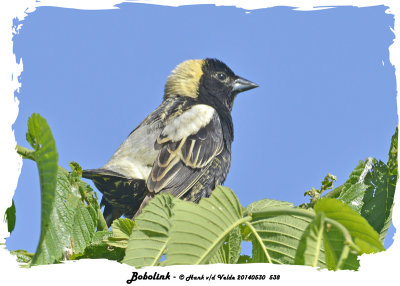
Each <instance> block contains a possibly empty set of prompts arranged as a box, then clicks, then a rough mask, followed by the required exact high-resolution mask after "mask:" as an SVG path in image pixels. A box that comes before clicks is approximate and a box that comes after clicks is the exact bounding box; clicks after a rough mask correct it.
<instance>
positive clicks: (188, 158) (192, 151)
mask: <svg viewBox="0 0 400 286" xmlns="http://www.w3.org/2000/svg"><path fill="white" fill-rule="evenodd" d="M181 128H185V126H181ZM181 133H182V134H185V135H184V137H183V138H176V137H174V136H169V134H168V133H165V132H164V131H163V132H162V133H161V135H160V137H159V138H158V140H157V142H158V144H159V145H160V146H161V150H160V152H159V154H158V156H157V159H156V160H155V162H154V165H153V168H152V170H151V173H150V175H149V177H148V180H147V188H148V189H149V191H150V192H153V193H158V192H167V193H171V194H172V195H174V196H176V197H178V198H179V197H181V196H183V195H184V194H185V193H186V192H187V191H188V190H189V189H190V188H191V187H192V186H193V185H194V184H195V183H196V182H197V181H198V179H199V178H200V177H201V176H202V174H204V172H205V171H206V170H207V168H208V167H209V166H210V165H211V164H210V162H211V161H212V160H213V159H214V158H215V157H216V156H217V155H218V154H220V153H221V151H222V149H223V145H224V141H223V134H222V127H221V122H220V119H219V116H218V114H217V113H216V112H214V113H213V114H212V117H211V119H210V120H209V122H208V123H207V124H206V125H205V126H202V127H200V128H199V129H198V130H195V131H193V132H191V133H193V134H188V133H185V132H181Z"/></svg>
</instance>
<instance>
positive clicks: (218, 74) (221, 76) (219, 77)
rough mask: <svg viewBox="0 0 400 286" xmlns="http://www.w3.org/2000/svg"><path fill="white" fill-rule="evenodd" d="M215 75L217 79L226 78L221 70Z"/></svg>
mask: <svg viewBox="0 0 400 286" xmlns="http://www.w3.org/2000/svg"><path fill="white" fill-rule="evenodd" d="M217 77H218V79H219V80H226V74H224V73H222V72H219V73H217Z"/></svg>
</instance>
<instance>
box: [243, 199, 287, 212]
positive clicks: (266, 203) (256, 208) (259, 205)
mask: <svg viewBox="0 0 400 286" xmlns="http://www.w3.org/2000/svg"><path fill="white" fill-rule="evenodd" d="M293 206H294V205H293V204H292V203H289V202H284V201H277V200H270V199H262V200H259V201H255V202H253V203H251V204H249V205H248V206H247V207H246V209H245V212H247V213H254V212H260V211H264V210H268V209H269V208H271V207H290V208H291V207H293Z"/></svg>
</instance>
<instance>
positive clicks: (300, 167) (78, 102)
mask: <svg viewBox="0 0 400 286" xmlns="http://www.w3.org/2000/svg"><path fill="white" fill-rule="evenodd" d="M119 7H120V9H116V10H106V11H83V10H75V9H65V8H51V7H41V8H38V9H37V10H36V11H35V12H34V13H32V14H30V15H29V16H28V17H27V18H26V19H25V20H24V21H23V22H22V23H23V27H22V29H21V32H20V33H19V35H17V36H15V39H14V52H15V54H16V56H17V58H22V60H23V64H24V71H23V73H22V75H21V82H22V87H21V89H20V93H19V94H18V95H17V96H18V97H19V99H20V101H21V102H20V112H19V116H18V118H17V121H16V122H15V124H14V126H13V128H14V130H15V136H16V139H17V142H18V144H20V145H22V146H26V147H28V144H27V143H26V140H25V133H26V130H27V119H28V117H29V116H30V115H31V114H32V113H34V112H36V113H40V114H41V115H42V116H44V117H45V118H46V119H47V121H48V123H49V125H50V127H51V128H52V131H53V135H54V137H55V140H56V144H57V148H58V152H59V164H60V165H61V166H62V167H64V168H68V162H69V161H76V162H78V163H79V164H80V165H81V166H82V167H83V168H96V167H100V166H102V165H103V164H104V163H106V162H107V160H108V159H109V158H110V156H111V155H112V153H113V152H114V151H115V150H116V149H117V147H118V146H119V144H120V143H121V142H122V141H123V140H124V139H125V138H126V137H127V136H128V134H129V133H130V131H132V130H133V129H134V128H135V127H136V126H137V125H138V124H139V123H140V122H141V121H142V120H143V119H144V118H145V117H146V116H147V114H149V113H150V112H151V111H152V110H153V109H155V108H156V107H157V106H158V105H159V104H160V103H161V100H162V95H163V89H164V84H165V80H166V78H167V76H168V75H169V73H170V71H171V70H172V69H173V68H174V67H175V66H176V65H177V64H179V63H180V62H182V61H184V60H186V59H190V58H205V57H215V58H218V59H220V60H222V61H224V62H225V63H226V64H227V65H228V66H230V67H231V68H232V70H233V71H234V72H235V73H236V74H238V75H240V76H243V77H244V78H246V79H249V80H251V81H254V82H256V83H257V84H259V86H260V87H259V88H257V89H254V90H251V91H248V92H245V93H243V94H241V95H239V96H238V98H237V99H236V102H235V105H234V109H233V121H234V127H235V140H234V143H233V156H232V165H231V170H230V173H229V175H228V178H227V180H226V182H225V185H226V186H228V187H230V188H232V189H233V190H234V191H235V193H236V195H237V196H238V198H239V200H240V202H241V204H242V205H243V206H246V205H248V204H249V203H251V202H253V201H256V200H259V199H263V198H270V199H276V200H283V201H290V202H293V203H294V204H296V205H298V204H301V203H303V202H306V201H307V199H306V198H305V197H304V196H303V194H304V192H305V191H306V190H308V189H310V188H311V187H319V186H320V183H321V181H322V179H323V178H324V176H325V175H326V174H327V173H328V172H329V173H332V174H334V175H336V176H337V178H338V181H337V182H336V184H335V185H336V186H339V185H340V184H342V183H343V182H344V181H345V180H346V179H347V178H348V175H349V174H350V172H351V171H352V169H353V168H354V167H355V166H356V165H357V163H358V161H359V160H362V159H365V158H366V157H368V156H372V157H376V158H378V159H381V160H382V161H384V162H386V161H387V153H388V150H389V146H390V138H391V136H392V134H393V132H394V130H395V126H396V123H397V120H398V119H397V114H396V100H395V96H396V82H395V75H394V68H393V66H392V65H391V63H390V61H389V51H388V47H389V46H390V45H391V43H392V42H393V39H394V34H393V33H392V31H391V29H390V27H393V23H394V18H393V16H392V15H390V14H386V13H385V10H386V8H385V7H384V6H377V7H369V8H355V7H340V8H334V9H327V10H320V11H312V12H310V11H308V12H306V11H294V10H293V9H291V8H289V7H276V8H269V9H261V10H255V11H251V12H250V13H246V11H245V10H242V9H237V8H233V7H215V6H212V5H201V6H200V5H199V6H185V7H178V8H173V7H163V6H153V5H144V4H124V5H119ZM14 201H15V205H16V209H17V223H16V227H15V230H14V232H13V233H12V235H11V237H10V238H8V239H7V248H8V249H12V250H14V249H26V250H28V251H31V252H34V250H35V248H36V245H37V243H38V240H39V231H40V189H39V178H38V172H37V169H36V166H35V164H34V163H33V162H30V161H27V160H25V161H24V165H23V169H22V174H21V176H20V180H19V184H18V187H17V190H16V192H15V196H14ZM393 231H394V230H393V227H392V228H391V229H390V231H389V234H388V237H391V236H392V235H393ZM390 243H391V241H390V239H388V240H387V242H386V244H385V245H386V246H388V245H390Z"/></svg>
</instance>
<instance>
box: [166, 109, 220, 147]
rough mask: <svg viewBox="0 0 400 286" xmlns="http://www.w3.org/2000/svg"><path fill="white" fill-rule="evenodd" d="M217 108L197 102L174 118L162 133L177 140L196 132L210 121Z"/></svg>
mask: <svg viewBox="0 0 400 286" xmlns="http://www.w3.org/2000/svg"><path fill="white" fill-rule="evenodd" d="M214 112H215V109H214V108H212V107H211V106H208V105H205V104H197V105H194V106H193V107H191V108H190V109H188V110H187V111H185V112H184V113H182V114H181V115H179V116H177V117H175V118H174V119H172V121H171V122H169V123H168V124H167V125H166V126H165V128H164V130H163V131H162V135H163V136H166V137H168V138H169V139H170V140H172V141H174V142H176V141H179V140H181V139H182V138H185V137H187V136H189V135H192V134H195V133H196V132H197V131H199V130H200V128H202V127H204V126H206V125H207V124H208V123H210V121H211V119H212V118H213V115H214Z"/></svg>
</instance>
